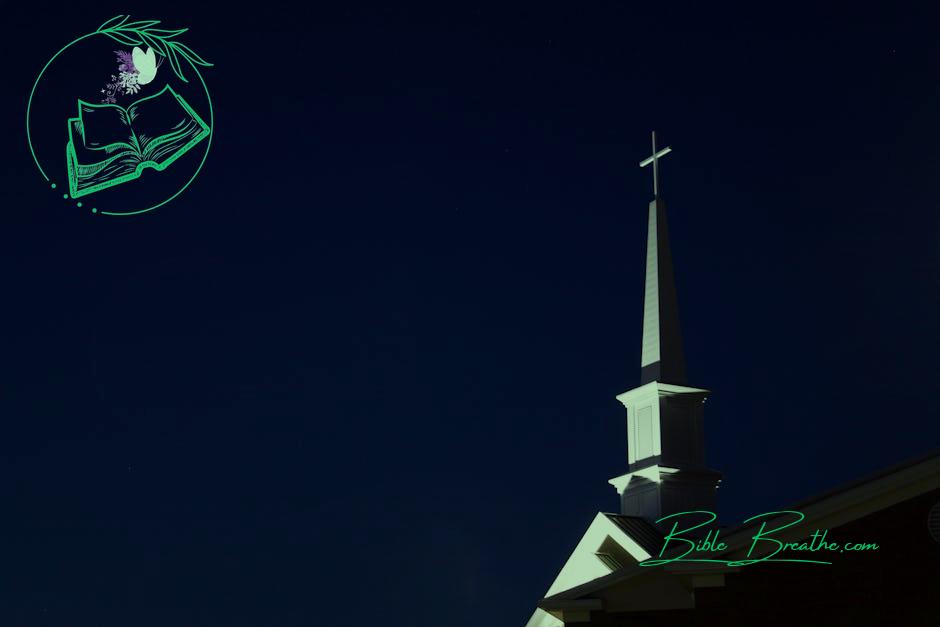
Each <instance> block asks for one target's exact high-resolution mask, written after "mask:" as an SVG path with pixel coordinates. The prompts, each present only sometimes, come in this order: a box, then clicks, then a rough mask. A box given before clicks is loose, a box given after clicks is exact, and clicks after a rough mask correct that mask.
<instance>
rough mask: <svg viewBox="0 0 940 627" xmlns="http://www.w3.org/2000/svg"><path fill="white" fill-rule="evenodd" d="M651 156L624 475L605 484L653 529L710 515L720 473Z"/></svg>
mask: <svg viewBox="0 0 940 627" xmlns="http://www.w3.org/2000/svg"><path fill="white" fill-rule="evenodd" d="M671 150H672V149H671V148H668V147H667V148H664V149H662V150H659V151H657V150H656V133H653V154H652V155H651V156H650V157H648V158H646V159H644V160H643V161H641V162H640V166H641V167H643V166H646V165H649V164H652V165H653V194H654V197H653V200H652V201H651V202H650V205H649V228H648V230H647V242H646V293H645V295H644V303H643V354H642V357H641V361H640V386H639V387H636V388H634V389H632V390H629V391H627V392H624V393H623V394H621V395H619V396H618V397H617V400H619V401H620V402H621V403H623V406H624V407H625V408H626V410H627V462H628V464H629V466H628V472H627V473H626V474H623V475H620V476H619V477H614V478H613V479H611V480H610V483H611V485H613V486H614V487H615V488H616V489H617V492H618V494H620V506H621V512H622V513H624V514H626V515H631V516H641V517H643V518H646V519H648V520H651V521H655V520H657V519H658V518H660V517H661V516H664V515H666V514H672V513H675V512H678V511H691V510H695V509H705V510H709V509H711V508H712V507H713V504H714V500H715V491H716V490H717V488H718V484H719V483H720V481H721V473H719V472H717V471H715V470H712V469H710V468H708V467H707V466H706V465H705V433H704V429H705V423H704V416H703V404H704V402H705V398H706V397H707V396H708V394H709V392H708V390H705V389H701V388H693V387H688V386H687V385H686V380H685V356H684V355H683V352H682V335H681V333H680V330H679V310H678V307H677V303H676V286H675V282H674V280H673V273H672V255H671V254H670V250H669V232H668V231H669V229H668V228H667V224H666V205H665V203H663V199H662V196H661V195H660V189H659V158H660V157H662V156H663V155H665V154H667V153H669V152H671Z"/></svg>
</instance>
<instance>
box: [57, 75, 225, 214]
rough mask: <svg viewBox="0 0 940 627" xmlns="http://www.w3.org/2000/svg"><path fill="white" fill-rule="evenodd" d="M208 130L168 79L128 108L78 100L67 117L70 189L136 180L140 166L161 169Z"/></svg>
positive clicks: (77, 191) (87, 190)
mask: <svg viewBox="0 0 940 627" xmlns="http://www.w3.org/2000/svg"><path fill="white" fill-rule="evenodd" d="M209 132H210V131H209V126H208V125H207V124H206V123H205V122H203V121H202V118H200V117H199V115H198V114H197V113H196V112H195V111H193V108H192V107H190V106H189V104H188V103H187V102H186V100H184V99H183V97H182V96H180V95H179V94H177V93H176V92H175V91H173V89H172V88H171V87H170V86H169V85H166V86H165V87H164V88H163V89H161V90H160V92H159V93H156V94H154V95H153V96H147V97H146V98H141V99H140V100H138V101H136V102H134V103H133V104H131V105H129V106H128V107H127V108H124V107H120V106H118V105H116V104H91V103H89V102H85V101H83V100H79V101H78V117H77V118H69V121H68V136H69V143H68V145H67V146H66V161H67V163H68V178H69V193H71V195H72V198H78V197H80V196H84V195H86V194H91V193H93V192H97V191H100V190H103V189H107V188H109V187H113V186H115V185H120V184H121V183H126V182H127V181H131V180H134V179H136V178H138V177H139V176H140V175H141V173H142V172H143V170H144V168H148V167H150V168H154V169H155V170H158V171H159V170H165V169H166V168H167V167H168V166H169V165H170V164H171V163H173V162H174V161H176V160H177V159H179V158H180V157H181V156H182V155H184V154H185V153H186V152H187V151H188V150H189V149H190V148H192V147H193V146H195V145H196V144H197V143H199V142H200V141H201V140H202V139H204V138H205V137H206V136H208V135H209Z"/></svg>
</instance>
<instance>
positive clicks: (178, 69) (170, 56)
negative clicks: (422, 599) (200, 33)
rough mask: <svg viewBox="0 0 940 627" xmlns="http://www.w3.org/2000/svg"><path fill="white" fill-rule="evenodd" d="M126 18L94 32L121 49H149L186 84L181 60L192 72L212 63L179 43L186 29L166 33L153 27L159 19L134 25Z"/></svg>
mask: <svg viewBox="0 0 940 627" xmlns="http://www.w3.org/2000/svg"><path fill="white" fill-rule="evenodd" d="M129 19H130V16H129V15H117V16H115V17H112V18H111V19H110V20H108V21H107V22H105V23H104V24H102V25H101V26H99V27H98V30H96V31H95V32H96V33H101V34H102V35H107V36H108V37H110V38H111V39H113V40H115V41H116V42H118V43H120V44H122V45H124V46H144V45H146V46H149V47H150V48H152V49H153V50H155V51H156V53H157V54H159V55H160V56H162V57H164V58H165V59H166V60H167V61H169V63H170V67H171V68H173V73H174V74H176V75H177V76H178V77H179V79H180V80H181V81H183V82H184V83H188V82H189V81H188V80H187V79H186V77H185V76H184V75H183V64H182V62H181V61H183V60H185V61H186V62H187V63H189V65H191V66H192V67H193V69H196V66H197V65H199V66H202V67H212V64H211V63H209V62H208V61H206V60H205V59H203V58H202V57H200V56H199V55H198V54H196V52H195V51H193V49H192V48H190V47H189V46H187V45H186V44H184V43H183V42H181V41H179V40H178V39H177V37H179V36H180V35H182V34H183V33H185V32H186V31H187V30H189V29H188V28H181V29H179V30H168V29H165V28H156V26H157V25H158V24H159V23H160V21H159V20H141V21H138V22H129V21H128V20H129Z"/></svg>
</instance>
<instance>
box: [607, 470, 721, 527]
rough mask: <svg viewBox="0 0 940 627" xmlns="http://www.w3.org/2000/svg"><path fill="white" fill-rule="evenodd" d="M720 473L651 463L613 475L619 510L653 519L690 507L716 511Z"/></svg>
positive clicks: (686, 509)
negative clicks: (618, 498) (650, 464)
mask: <svg viewBox="0 0 940 627" xmlns="http://www.w3.org/2000/svg"><path fill="white" fill-rule="evenodd" d="M721 476H722V475H721V473H720V472H718V471H717V470H712V469H710V468H700V469H680V468H671V467H669V466H661V465H659V464H654V465H652V466H647V467H645V468H642V469H640V470H635V471H633V472H628V473H627V474H625V475H620V476H619V477H614V478H613V479H611V480H610V484H611V485H612V486H614V487H615V488H616V489H617V493H618V494H619V495H620V512H621V513H622V514H624V515H626V516H639V517H641V518H645V519H647V520H648V521H650V522H655V521H656V520H658V519H659V518H662V517H663V516H667V515H669V514H676V513H678V512H689V511H693V510H706V511H710V512H713V511H715V496H716V494H715V493H716V491H717V490H718V485H719V484H720V483H721Z"/></svg>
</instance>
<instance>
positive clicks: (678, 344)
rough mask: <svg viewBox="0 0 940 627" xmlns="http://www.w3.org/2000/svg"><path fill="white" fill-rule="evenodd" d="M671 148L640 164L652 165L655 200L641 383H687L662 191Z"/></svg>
mask: <svg viewBox="0 0 940 627" xmlns="http://www.w3.org/2000/svg"><path fill="white" fill-rule="evenodd" d="M670 152H672V148H670V147H669V146H667V147H666V148H663V149H662V150H659V151H657V150H656V131H653V154H652V155H650V156H649V157H647V158H646V159H644V160H643V161H641V162H640V167H641V168H643V167H646V166H647V165H650V164H652V165H653V200H652V201H651V202H650V206H649V223H648V225H649V226H648V229H647V234H646V292H645V295H644V298H643V354H642V357H641V360H640V385H643V384H644V383H649V382H650V381H662V382H664V383H675V384H677V385H683V384H684V383H685V355H684V353H683V351H682V331H681V329H680V328H679V305H678V302H677V301H676V284H675V279H674V278H673V272H672V254H671V251H670V249H669V227H668V223H667V221H666V205H665V203H664V202H663V199H662V197H661V196H660V194H659V158H660V157H662V156H663V155H666V154H668V153H670Z"/></svg>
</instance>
